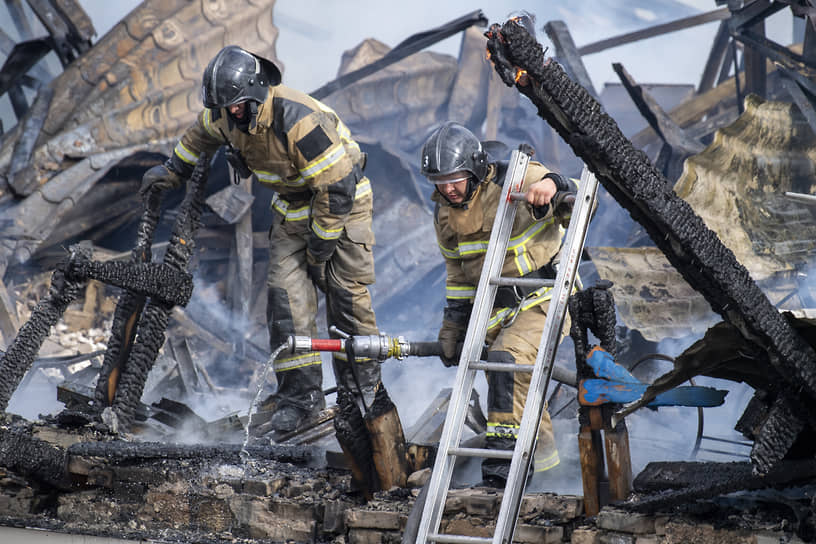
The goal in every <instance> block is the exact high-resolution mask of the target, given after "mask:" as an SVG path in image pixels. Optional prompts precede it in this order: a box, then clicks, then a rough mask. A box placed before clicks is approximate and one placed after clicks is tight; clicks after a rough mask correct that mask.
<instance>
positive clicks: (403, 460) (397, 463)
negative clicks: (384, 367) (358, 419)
mask: <svg viewBox="0 0 816 544" xmlns="http://www.w3.org/2000/svg"><path fill="white" fill-rule="evenodd" d="M364 420H365V426H366V429H368V435H369V437H370V438H371V457H372V461H373V462H374V467H375V469H376V471H377V477H378V479H379V482H380V490H388V489H391V488H392V487H395V486H396V487H405V484H406V482H407V480H408V456H407V451H406V450H407V448H406V445H405V434H404V433H403V430H402V423H401V422H400V418H399V415H398V414H397V407H396V406H395V405H394V403H393V402H392V401H391V398H390V397H389V396H388V392H387V391H386V390H385V387H384V386H382V384H380V386H379V387H378V388H377V392H376V394H375V397H374V402H372V403H371V408H369V410H368V412H367V413H366V415H365V417H364Z"/></svg>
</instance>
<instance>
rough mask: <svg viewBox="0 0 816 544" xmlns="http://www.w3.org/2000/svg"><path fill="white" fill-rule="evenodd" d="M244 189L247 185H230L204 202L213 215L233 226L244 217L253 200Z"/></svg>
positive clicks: (250, 194) (249, 193)
mask: <svg viewBox="0 0 816 544" xmlns="http://www.w3.org/2000/svg"><path fill="white" fill-rule="evenodd" d="M232 172H233V170H232V167H231V166H230V176H232ZM230 179H232V178H230ZM246 187H247V184H245V183H241V184H240V185H235V184H234V183H230V184H229V185H227V186H226V187H224V188H223V189H221V190H220V191H218V192H217V193H214V194H212V195H210V196H209V197H207V200H206V201H205V202H206V203H207V206H209V207H210V208H211V209H212V211H213V212H215V215H217V216H218V217H220V218H221V219H223V220H224V221H225V222H226V223H227V224H230V225H234V224H235V223H237V222H238V221H240V220H241V218H242V217H244V214H245V213H246V212H247V211H248V210H249V209H250V207H251V206H252V202H253V201H254V200H255V198H254V197H253V196H252V193H251V192H249V191H248V190H247V188H246Z"/></svg>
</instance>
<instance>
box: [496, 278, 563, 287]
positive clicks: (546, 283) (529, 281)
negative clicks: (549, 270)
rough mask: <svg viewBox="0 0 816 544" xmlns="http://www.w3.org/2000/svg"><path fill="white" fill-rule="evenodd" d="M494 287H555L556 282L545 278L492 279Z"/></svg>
mask: <svg viewBox="0 0 816 544" xmlns="http://www.w3.org/2000/svg"><path fill="white" fill-rule="evenodd" d="M490 283H491V284H492V285H515V286H518V287H552V286H553V285H555V280H548V279H544V278H506V277H498V278H490Z"/></svg>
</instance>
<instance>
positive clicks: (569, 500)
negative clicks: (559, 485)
mask: <svg viewBox="0 0 816 544" xmlns="http://www.w3.org/2000/svg"><path fill="white" fill-rule="evenodd" d="M583 513H584V499H583V497H576V496H574V495H553V494H552V493H534V494H530V495H525V496H524V497H523V498H522V499H521V508H520V509H519V516H520V517H521V518H526V517H528V516H529V517H538V516H541V515H542V514H543V515H544V516H545V517H546V518H547V519H554V520H559V521H571V520H573V519H575V518H577V517H580V516H581V515H582V514H583Z"/></svg>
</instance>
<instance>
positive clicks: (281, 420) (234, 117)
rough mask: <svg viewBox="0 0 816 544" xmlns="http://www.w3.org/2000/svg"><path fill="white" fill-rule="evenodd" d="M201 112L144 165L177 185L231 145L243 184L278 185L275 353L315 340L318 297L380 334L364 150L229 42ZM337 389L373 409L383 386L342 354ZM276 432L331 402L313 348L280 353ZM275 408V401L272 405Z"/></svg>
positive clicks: (348, 322)
mask: <svg viewBox="0 0 816 544" xmlns="http://www.w3.org/2000/svg"><path fill="white" fill-rule="evenodd" d="M202 91H203V101H204V106H205V108H204V110H203V111H202V112H201V113H200V114H199V115H198V117H197V119H196V121H195V123H193V125H192V126H191V127H189V128H188V129H187V130H186V132H184V134H183V135H182V137H181V139H180V140H179V141H178V143H177V144H176V147H175V149H174V151H173V155H172V156H171V157H170V159H169V160H167V161H166V162H165V163H164V164H161V165H157V166H154V167H153V168H151V169H150V170H148V171H147V172H146V173H145V175H144V177H143V181H142V188H141V192H142V193H143V194H144V193H145V192H146V191H148V190H149V189H150V188H151V187H153V188H157V189H167V188H170V187H178V186H180V185H181V183H182V180H184V179H185V178H187V177H189V175H190V173H191V172H192V170H193V167H194V165H195V163H196V161H197V159H198V156H199V154H200V153H203V152H206V153H210V154H212V153H213V152H215V151H216V150H217V149H218V148H219V147H220V146H222V145H226V146H227V147H228V151H227V158H228V160H229V161H230V163H231V164H232V165H233V167H234V168H235V169H236V171H238V172H240V173H241V174H242V175H243V176H244V177H248V176H249V175H252V174H254V175H255V177H256V178H257V179H258V181H259V182H260V183H263V184H266V185H268V186H270V187H272V188H273V189H274V190H275V191H276V193H275V194H274V196H273V197H272V201H271V205H270V207H271V211H272V213H273V214H274V218H273V221H272V223H273V224H272V228H271V229H270V241H269V246H270V250H269V276H268V280H267V286H268V294H267V296H268V304H267V322H268V326H269V342H270V346H271V348H272V349H275V348H277V347H278V346H279V345H281V344H282V343H283V342H284V341H285V340H286V338H287V337H288V336H289V335H293V334H294V335H304V336H311V337H315V336H317V326H316V324H315V315H316V313H317V291H316V289H315V288H317V289H319V290H320V291H322V292H323V293H324V294H325V296H326V311H327V321H328V324H329V325H335V326H336V327H337V328H338V329H340V330H341V331H343V332H345V333H347V334H352V335H356V334H363V335H366V334H377V333H378V331H377V323H376V320H375V316H374V312H373V310H372V308H371V297H370V294H369V291H368V287H367V286H368V285H370V284H372V283H374V259H373V255H372V245H373V244H374V233H373V231H372V229H371V216H372V192H371V184H370V182H369V180H368V178H367V177H365V176H364V175H363V169H364V168H365V154H364V153H362V152H361V151H360V148H359V146H358V144H357V143H356V142H355V141H354V140H353V139H352V137H351V134H350V132H349V129H348V128H347V127H346V125H345V124H343V122H342V121H341V120H340V119H339V118H338V116H337V114H336V113H335V112H334V111H333V110H332V109H331V108H329V107H328V106H326V105H325V104H323V103H321V102H319V101H317V100H315V99H314V98H312V97H310V96H308V95H307V94H305V93H302V92H300V91H297V90H295V89H292V88H289V87H286V86H284V85H282V84H281V72H280V70H279V69H278V68H277V66H275V64H273V63H272V62H270V61H269V60H267V59H264V58H263V57H260V56H258V55H254V54H252V53H250V52H248V51H246V50H244V49H242V48H240V47H238V46H235V45H230V46H227V47H224V48H223V49H222V50H221V51H219V52H218V54H216V55H215V57H214V58H213V59H212V60H211V61H210V63H209V64H208V65H207V68H206V69H205V71H204V76H203V89H202ZM333 367H334V368H333V370H334V373H335V377H336V379H337V384H338V386H339V387H340V388H345V389H346V390H347V391H351V392H353V393H354V395H355V398H357V399H358V402H363V403H365V404H366V405H370V403H371V402H372V401H373V398H374V395H375V392H376V391H377V389H378V388H380V387H382V383H381V381H380V369H379V365H378V364H377V362H376V361H372V360H361V359H356V360H355V361H354V362H353V363H350V362H349V361H348V360H347V357H346V356H345V355H344V354H338V355H335V356H334V359H333ZM274 370H275V375H276V378H277V383H278V386H277V390H276V392H275V393H274V395H273V396H272V397H271V398H270V399H269V400H268V404H269V405H273V406H274V410H275V412H274V414H273V415H272V419H271V420H270V424H269V426H270V428H271V429H272V430H273V431H276V432H278V433H286V432H290V431H294V430H296V429H298V428H300V427H301V426H302V425H303V423H304V422H306V421H307V420H309V419H311V418H313V417H314V416H316V415H317V414H318V412H319V411H320V410H322V409H323V408H324V407H325V399H324V397H323V392H322V383H323V373H322V368H321V358H320V354H319V353H317V352H312V353H306V354H298V355H295V356H291V357H282V358H278V359H277V360H276V361H275V362H274ZM265 404H267V403H265Z"/></svg>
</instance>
